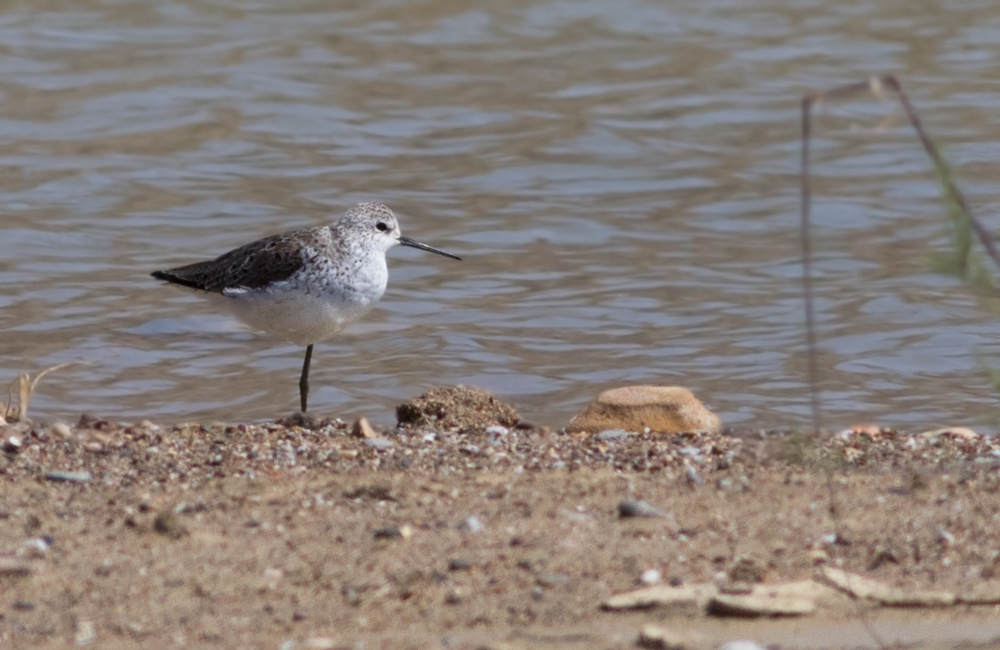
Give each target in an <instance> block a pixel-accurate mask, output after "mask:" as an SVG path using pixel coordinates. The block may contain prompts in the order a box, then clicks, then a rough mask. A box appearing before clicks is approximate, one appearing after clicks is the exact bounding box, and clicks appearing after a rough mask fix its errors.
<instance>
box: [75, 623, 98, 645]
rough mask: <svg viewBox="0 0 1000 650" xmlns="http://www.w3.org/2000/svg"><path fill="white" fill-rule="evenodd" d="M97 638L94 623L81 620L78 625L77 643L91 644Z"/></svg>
mask: <svg viewBox="0 0 1000 650" xmlns="http://www.w3.org/2000/svg"><path fill="white" fill-rule="evenodd" d="M95 638H97V632H96V631H94V624H93V623H92V622H90V621H80V622H79V623H78V624H77V626H76V644H77V645H90V644H91V643H93V642H94V639H95Z"/></svg>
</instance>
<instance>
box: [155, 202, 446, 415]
mask: <svg viewBox="0 0 1000 650" xmlns="http://www.w3.org/2000/svg"><path fill="white" fill-rule="evenodd" d="M397 244H400V245H402V246H410V247H412V248H419V249H420V250H425V251H430V252H431V253H437V254H438V255H444V256H445V257H450V258H452V259H456V260H460V259H462V258H460V257H458V256H457V255H452V254H451V253H446V252H444V251H441V250H438V249H436V248H432V247H430V246H428V245H427V244H422V243H420V242H418V241H414V240H412V239H410V238H409V237H403V235H402V234H400V232H399V224H397V223H396V215H394V214H393V213H392V210H390V209H389V208H387V207H386V206H384V205H382V204H380V203H360V204H358V205H356V206H354V207H353V208H351V209H350V210H348V211H347V213H346V214H345V215H344V216H343V218H341V219H340V220H339V221H337V222H336V223H333V224H331V225H329V226H320V227H318V228H305V229H303V230H293V231H291V232H287V233H284V234H281V235H274V236H273V237H266V238H264V239H259V240H257V241H255V242H251V243H249V244H247V245H245V246H241V247H239V248H236V249H234V250H231V251H229V252H228V253H225V254H223V255H220V256H219V257H217V258H215V259H214V260H209V261H206V262H195V263H194V264H188V265H186V266H179V267H177V268H175V269H168V270H166V271H155V272H153V273H152V276H153V277H154V278H157V279H159V280H166V281H167V282H171V283H173V284H179V285H181V286H184V287H190V288H192V289H197V290H198V291H199V292H200V293H203V294H204V295H206V296H208V297H210V298H211V299H213V300H214V301H215V302H216V303H218V304H221V305H224V306H225V307H226V308H227V309H229V310H230V311H231V312H232V313H233V314H234V315H235V316H236V317H237V318H238V319H240V320H241V321H243V322H244V323H246V324H247V325H250V326H251V327H253V328H254V329H258V330H262V331H264V332H267V333H268V334H271V335H272V336H276V337H278V338H281V339H284V340H286V341H290V342H291V343H295V344H297V345H305V346H306V356H305V360H304V361H303V362H302V374H301V375H300V376H299V402H300V406H301V407H302V412H303V413H305V412H306V407H307V406H308V397H309V363H310V361H311V359H312V351H313V345H314V344H316V343H319V342H321V341H325V340H326V339H328V338H330V337H332V336H334V335H335V334H337V333H338V332H340V331H341V330H342V329H344V328H345V327H347V326H348V325H349V324H351V323H352V322H354V321H356V320H358V319H359V318H361V317H362V316H363V315H364V314H365V313H367V312H368V310H369V309H371V308H372V307H373V306H374V305H375V303H376V302H378V300H379V298H381V297H382V294H383V293H384V292H385V285H386V282H387V281H388V279H389V271H388V269H387V268H386V264H385V253H386V251H388V250H389V249H390V248H392V247H393V246H395V245H397Z"/></svg>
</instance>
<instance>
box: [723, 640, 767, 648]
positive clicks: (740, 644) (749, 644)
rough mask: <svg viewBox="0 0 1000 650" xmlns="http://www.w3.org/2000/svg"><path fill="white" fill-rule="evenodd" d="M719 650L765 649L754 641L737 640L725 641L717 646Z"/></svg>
mask: <svg viewBox="0 0 1000 650" xmlns="http://www.w3.org/2000/svg"><path fill="white" fill-rule="evenodd" d="M719 650H765V648H764V646H762V645H761V644H759V643H757V642H756V641H749V640H746V639H738V640H736V641H726V642H725V643H723V644H722V645H721V646H719Z"/></svg>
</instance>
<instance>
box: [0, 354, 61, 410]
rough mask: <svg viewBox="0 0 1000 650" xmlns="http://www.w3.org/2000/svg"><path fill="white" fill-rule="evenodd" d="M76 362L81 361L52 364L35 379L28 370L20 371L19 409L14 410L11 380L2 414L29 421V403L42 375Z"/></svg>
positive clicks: (18, 383)
mask: <svg viewBox="0 0 1000 650" xmlns="http://www.w3.org/2000/svg"><path fill="white" fill-rule="evenodd" d="M74 363H79V362H77V361H67V362H66V363H60V364H59V365H55V366H51V367H49V368H46V369H45V370H43V371H41V372H40V373H38V374H37V375H35V378H34V379H32V378H31V375H29V374H28V373H26V372H22V373H18V375H17V379H16V380H15V381H16V382H17V388H18V391H17V393H18V395H17V400H18V401H17V410H14V404H13V399H14V398H13V395H12V393H13V388H14V382H11V384H10V387H9V388H8V390H7V403H6V404H5V405H4V409H3V411H4V412H3V414H2V415H3V417H5V418H8V417H9V418H12V419H13V418H16V419H18V420H23V421H25V422H27V421H29V420H28V404H29V403H30V402H31V396H32V395H33V394H34V392H35V388H37V387H38V382H40V381H41V380H42V377H44V376H45V375H47V374H49V373H50V372H53V371H55V370H60V369H61V368H65V367H66V366H71V365H73V364H74Z"/></svg>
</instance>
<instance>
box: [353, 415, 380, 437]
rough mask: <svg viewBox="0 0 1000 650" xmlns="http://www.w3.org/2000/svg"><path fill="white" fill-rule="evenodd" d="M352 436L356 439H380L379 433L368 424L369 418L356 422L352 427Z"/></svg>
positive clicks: (359, 419) (362, 418)
mask: <svg viewBox="0 0 1000 650" xmlns="http://www.w3.org/2000/svg"><path fill="white" fill-rule="evenodd" d="M351 435H352V436H354V437H355V438H378V437H380V436H379V434H378V431H376V430H375V429H374V428H372V425H371V424H369V423H368V418H365V417H361V418H358V419H357V420H355V421H354V424H353V425H352V426H351Z"/></svg>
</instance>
